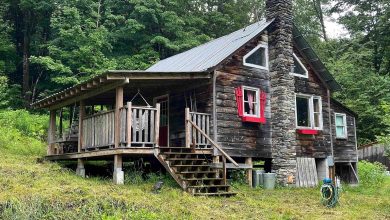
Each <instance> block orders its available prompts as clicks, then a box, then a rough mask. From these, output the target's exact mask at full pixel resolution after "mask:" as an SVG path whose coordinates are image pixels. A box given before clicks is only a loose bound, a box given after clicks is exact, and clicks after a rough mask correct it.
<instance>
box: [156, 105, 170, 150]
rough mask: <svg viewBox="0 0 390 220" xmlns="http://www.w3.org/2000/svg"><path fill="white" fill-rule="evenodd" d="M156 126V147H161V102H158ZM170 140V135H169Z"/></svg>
mask: <svg viewBox="0 0 390 220" xmlns="http://www.w3.org/2000/svg"><path fill="white" fill-rule="evenodd" d="M156 109H157V110H156V126H155V127H154V129H155V130H154V134H155V136H154V138H155V139H154V142H155V143H156V147H159V140H160V103H157V104H156ZM168 141H169V137H168Z"/></svg>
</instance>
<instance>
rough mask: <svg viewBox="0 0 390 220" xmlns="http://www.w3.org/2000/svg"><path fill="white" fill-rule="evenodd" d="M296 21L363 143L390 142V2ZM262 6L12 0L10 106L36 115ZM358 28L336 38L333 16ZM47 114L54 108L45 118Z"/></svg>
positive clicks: (2, 22)
mask: <svg viewBox="0 0 390 220" xmlns="http://www.w3.org/2000/svg"><path fill="white" fill-rule="evenodd" d="M293 4H294V22H295V25H296V26H297V27H298V28H299V29H300V31H301V32H302V33H303V34H304V36H305V37H306V39H307V40H308V41H309V42H310V44H311V45H312V47H313V48H314V49H315V51H316V52H317V54H318V55H319V57H320V58H321V59H322V61H323V62H324V63H325V64H326V66H327V68H328V69H329V71H330V72H331V73H332V74H333V75H334V77H335V78H336V79H337V81H338V82H339V83H340V84H341V86H342V88H343V90H342V91H339V92H337V93H336V94H335V95H334V96H335V97H334V98H336V99H337V100H339V101H340V102H341V103H343V104H344V105H346V106H348V107H349V108H351V109H352V110H353V111H355V112H356V113H357V114H358V115H359V117H358V137H359V143H360V144H365V143H370V142H375V141H390V140H389V139H390V138H389V137H388V134H389V133H390V4H389V2H388V1H387V0H340V1H330V0H295V1H293ZM264 5H265V1H261V0H240V1H237V0H61V1H58V0H2V1H1V2H0V108H1V109H3V110H7V109H11V110H13V109H21V108H22V109H27V110H29V111H31V112H36V111H37V110H34V109H31V108H30V104H31V103H33V102H34V101H36V100H39V99H40V98H42V97H44V96H47V95H49V94H52V93H55V92H58V91H60V90H62V89H64V88H68V87H70V86H72V85H74V84H76V83H79V82H82V81H85V80H87V79H89V78H91V77H93V76H95V75H97V74H100V73H102V72H104V71H106V70H109V69H133V70H135V69H140V70H143V69H146V68H147V67H149V66H150V65H152V64H153V63H155V62H156V61H158V60H160V59H164V58H166V57H169V56H172V55H174V54H176V53H179V52H182V51H184V50H187V49H189V48H192V47H194V46H197V45H199V44H202V43H204V42H207V41H209V40H211V39H214V38H217V37H220V36H223V35H225V34H227V33H230V32H232V31H235V30H237V29H240V28H242V27H243V26H245V25H248V24H250V23H252V22H255V21H257V20H259V19H261V18H262V17H264ZM329 17H332V18H333V19H334V20H335V22H337V23H338V24H340V25H342V26H343V27H344V28H345V29H346V30H347V32H348V35H347V36H344V37H338V38H332V37H329V36H330V34H331V33H329V32H328V30H327V29H326V28H325V18H329ZM38 113H42V114H44V113H45V112H38Z"/></svg>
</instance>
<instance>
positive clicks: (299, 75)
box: [290, 53, 309, 78]
mask: <svg viewBox="0 0 390 220" xmlns="http://www.w3.org/2000/svg"><path fill="white" fill-rule="evenodd" d="M293 57H294V58H295V59H296V60H297V61H298V63H299V65H301V67H302V68H303V69H304V70H305V75H302V74H298V73H293V72H290V74H291V75H293V76H296V77H301V78H309V71H307V69H306V67H305V65H303V63H302V62H301V60H300V59H299V58H298V57H297V55H295V53H293ZM293 65H294V63H293ZM291 69H292V68H291Z"/></svg>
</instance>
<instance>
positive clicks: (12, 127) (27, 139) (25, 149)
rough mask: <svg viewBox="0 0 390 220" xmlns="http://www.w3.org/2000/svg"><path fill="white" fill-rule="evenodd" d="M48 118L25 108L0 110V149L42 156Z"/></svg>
mask: <svg viewBox="0 0 390 220" xmlns="http://www.w3.org/2000/svg"><path fill="white" fill-rule="evenodd" d="M47 124H48V120H47V117H46V116H41V115H32V114H30V113H28V112H27V111H26V110H16V111H1V112H0V125H1V126H0V133H1V134H2V135H0V151H7V152H12V153H14V154H21V155H36V156H42V155H44V152H45V147H44V144H43V143H42V141H43V140H44V137H45V136H46V131H47Z"/></svg>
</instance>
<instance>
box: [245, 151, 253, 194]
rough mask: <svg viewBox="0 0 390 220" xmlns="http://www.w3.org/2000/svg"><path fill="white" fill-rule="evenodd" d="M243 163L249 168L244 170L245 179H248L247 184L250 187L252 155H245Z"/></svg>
mask: <svg viewBox="0 0 390 220" xmlns="http://www.w3.org/2000/svg"><path fill="white" fill-rule="evenodd" d="M245 164H246V165H248V166H250V167H251V168H250V169H247V170H246V171H245V172H246V179H247V181H248V184H249V186H250V187H252V178H253V177H252V168H253V163H252V157H247V158H245Z"/></svg>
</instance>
